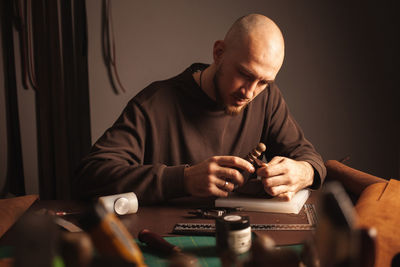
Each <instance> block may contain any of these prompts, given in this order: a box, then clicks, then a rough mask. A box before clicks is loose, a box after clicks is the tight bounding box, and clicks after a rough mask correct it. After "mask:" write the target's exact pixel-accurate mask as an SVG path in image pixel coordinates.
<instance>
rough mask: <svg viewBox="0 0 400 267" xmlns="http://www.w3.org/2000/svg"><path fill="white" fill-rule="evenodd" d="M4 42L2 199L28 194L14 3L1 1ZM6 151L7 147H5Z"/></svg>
mask: <svg viewBox="0 0 400 267" xmlns="http://www.w3.org/2000/svg"><path fill="white" fill-rule="evenodd" d="M0 15H1V41H2V48H3V51H2V53H3V62H2V63H3V71H4V85H2V86H4V89H5V90H4V91H5V100H6V107H5V108H6V109H5V110H6V120H7V121H6V127H7V141H8V142H7V144H8V149H7V172H6V182H5V184H4V187H3V188H2V189H1V197H6V196H8V194H9V193H11V194H12V195H15V196H21V195H25V183H24V172H23V167H22V166H23V164H22V150H21V134H20V128H19V112H18V95H17V84H16V75H15V61H14V58H15V54H14V41H13V2H12V1H10V0H5V1H0ZM1 149H3V148H1Z"/></svg>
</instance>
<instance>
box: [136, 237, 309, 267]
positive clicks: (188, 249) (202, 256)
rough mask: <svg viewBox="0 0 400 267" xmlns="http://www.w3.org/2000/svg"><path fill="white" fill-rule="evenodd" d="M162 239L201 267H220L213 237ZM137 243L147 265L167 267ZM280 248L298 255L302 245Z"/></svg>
mask: <svg viewBox="0 0 400 267" xmlns="http://www.w3.org/2000/svg"><path fill="white" fill-rule="evenodd" d="M164 239H165V240H167V241H168V242H170V243H171V244H173V245H176V246H178V247H180V248H181V249H182V251H183V252H184V253H190V254H192V255H194V256H196V257H197V258H198V260H199V263H200V265H201V266H221V261H220V260H219V258H218V256H217V251H216V241H215V237H214V236H170V237H164ZM137 243H138V245H139V247H140V249H141V250H142V253H143V256H144V259H145V262H146V264H147V265H149V266H160V267H161V266H168V258H167V257H163V256H160V255H157V254H156V252H155V251H154V250H151V249H149V248H148V247H147V246H146V244H144V243H141V242H139V241H138V242H137ZM280 248H288V249H293V250H294V251H295V252H296V253H298V254H300V252H301V250H302V248H303V245H290V246H280ZM245 256H246V255H244V257H245Z"/></svg>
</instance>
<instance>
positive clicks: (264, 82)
mask: <svg viewBox="0 0 400 267" xmlns="http://www.w3.org/2000/svg"><path fill="white" fill-rule="evenodd" d="M258 85H260V86H264V85H268V82H267V81H259V82H258Z"/></svg>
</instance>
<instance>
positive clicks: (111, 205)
mask: <svg viewBox="0 0 400 267" xmlns="http://www.w3.org/2000/svg"><path fill="white" fill-rule="evenodd" d="M98 201H99V203H100V204H102V205H103V206H104V208H105V209H106V210H107V211H108V212H115V213H116V214H118V215H124V214H131V213H136V212H137V210H138V206H139V204H138V199H137V197H136V195H135V193H133V192H129V193H123V194H116V195H110V196H103V197H99V199H98Z"/></svg>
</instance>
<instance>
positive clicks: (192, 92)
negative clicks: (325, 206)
mask: <svg viewBox="0 0 400 267" xmlns="http://www.w3.org/2000/svg"><path fill="white" fill-rule="evenodd" d="M283 58H284V40H283V36H282V33H281V31H280V30H279V28H278V27H277V25H276V24H275V23H274V22H273V21H272V20H270V19H269V18H267V17H265V16H263V15H259V14H250V15H247V16H244V17H242V18H240V19H238V20H237V21H236V22H235V23H234V24H233V25H232V27H231V28H230V29H229V31H228V33H227V34H226V36H225V38H224V40H219V41H216V42H215V44H214V47H213V59H214V60H213V63H212V64H211V65H207V64H201V63H195V64H193V65H191V66H190V67H189V68H187V69H186V70H185V71H184V72H183V73H181V74H179V75H177V76H175V77H173V78H170V79H168V80H165V81H158V82H154V83H152V84H150V85H149V86H148V87H146V88H145V89H143V90H142V91H141V92H140V93H139V94H138V95H136V96H135V97H134V98H133V99H131V101H130V102H129V103H128V104H127V106H126V108H125V110H124V111H123V112H122V114H121V116H120V117H119V118H118V120H117V121H116V122H115V123H114V125H113V126H112V127H111V128H110V129H108V130H107V131H106V132H105V133H104V135H103V136H102V137H101V138H100V139H99V140H98V141H97V142H96V143H95V144H94V146H93V148H92V150H91V152H90V153H89V155H88V156H87V157H86V158H84V159H83V161H82V163H81V165H80V166H79V168H78V170H77V176H76V179H75V184H76V186H75V189H76V193H77V194H78V196H79V197H81V198H91V197H98V196H101V195H108V194H117V193H123V192H129V191H133V192H135V193H136V194H137V196H138V198H139V202H140V203H141V204H151V203H159V202H163V201H167V200H169V199H173V198H177V197H183V196H188V195H192V196H198V197H226V196H227V195H228V194H229V192H232V191H234V190H236V191H238V192H241V193H245V194H254V195H259V196H264V195H265V196H267V195H272V196H277V197H280V198H282V199H286V200H289V199H291V198H292V197H293V195H294V194H295V193H296V192H297V191H299V190H300V189H302V188H312V189H317V188H319V187H320V185H321V184H322V182H323V179H324V177H325V174H326V170H325V167H324V164H323V161H322V158H321V156H320V155H319V154H318V153H317V152H316V151H315V149H314V147H313V146H312V144H311V143H310V142H309V141H308V140H307V139H305V137H304V134H303V132H302V130H301V129H300V127H299V125H298V124H297V123H296V122H295V120H294V119H293V117H292V115H291V114H290V112H289V110H288V108H287V106H286V103H285V101H284V99H283V97H282V94H281V92H280V90H279V88H278V87H277V85H276V83H275V78H276V75H277V74H278V72H279V70H280V68H281V66H282V63H283ZM259 142H263V143H264V144H266V146H267V151H266V159H267V161H268V164H264V165H263V166H262V167H261V168H258V169H257V171H256V170H255V169H254V167H253V166H252V165H251V164H250V163H249V162H248V161H246V160H244V159H243V157H244V156H246V155H247V154H248V153H249V151H251V150H252V149H253V148H255V147H256V146H257V144H258V143H259ZM257 176H258V177H260V178H261V179H249V178H252V177H253V178H254V177H257ZM245 181H249V182H246V183H245Z"/></svg>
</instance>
